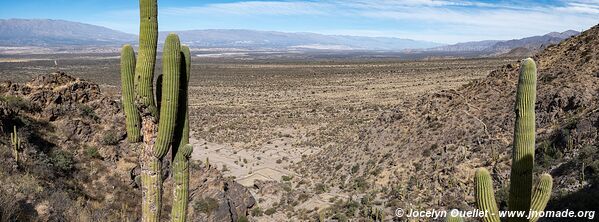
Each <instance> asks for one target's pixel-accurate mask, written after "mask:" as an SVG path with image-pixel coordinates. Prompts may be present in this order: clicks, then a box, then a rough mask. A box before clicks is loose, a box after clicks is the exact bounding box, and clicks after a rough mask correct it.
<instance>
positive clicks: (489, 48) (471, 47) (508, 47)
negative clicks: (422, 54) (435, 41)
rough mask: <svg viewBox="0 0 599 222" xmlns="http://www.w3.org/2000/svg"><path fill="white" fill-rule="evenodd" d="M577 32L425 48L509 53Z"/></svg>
mask: <svg viewBox="0 0 599 222" xmlns="http://www.w3.org/2000/svg"><path fill="white" fill-rule="evenodd" d="M578 34H580V32H577V31H574V30H568V31H565V32H551V33H548V34H546V35H541V36H532V37H527V38H523V39H513V40H506V41H499V40H486V41H477V42H464V43H458V44H454V45H446V46H439V47H434V48H431V49H426V50H427V51H439V52H486V53H492V54H502V53H509V52H510V51H512V50H514V49H518V50H520V51H522V50H529V51H539V50H541V49H543V48H545V47H546V46H548V45H551V44H557V43H559V42H561V41H563V40H564V39H567V38H570V37H572V36H576V35H578Z"/></svg>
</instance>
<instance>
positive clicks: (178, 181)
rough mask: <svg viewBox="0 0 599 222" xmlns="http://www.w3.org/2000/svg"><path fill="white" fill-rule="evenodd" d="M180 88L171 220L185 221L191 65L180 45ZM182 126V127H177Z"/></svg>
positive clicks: (188, 54)
mask: <svg viewBox="0 0 599 222" xmlns="http://www.w3.org/2000/svg"><path fill="white" fill-rule="evenodd" d="M181 54H182V55H181V56H183V58H182V59H181V67H180V68H181V72H182V73H181V76H180V79H181V87H180V88H181V89H180V93H181V94H180V96H179V110H178V112H179V113H178V115H177V116H178V118H177V126H178V127H177V130H176V133H175V138H174V142H173V153H174V160H173V174H174V180H173V181H174V183H175V184H174V189H173V208H172V211H171V221H172V222H185V221H186V218H187V208H188V204H189V157H190V155H191V152H192V151H193V146H192V145H190V144H188V143H189V111H188V109H187V104H188V97H187V91H188V88H187V86H188V83H189V75H190V67H191V57H190V51H189V48H188V47H186V46H183V47H181ZM179 126H182V127H179Z"/></svg>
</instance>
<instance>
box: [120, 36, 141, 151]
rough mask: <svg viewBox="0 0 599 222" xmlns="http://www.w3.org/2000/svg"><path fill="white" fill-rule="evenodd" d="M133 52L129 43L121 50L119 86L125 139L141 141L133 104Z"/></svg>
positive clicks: (134, 141) (139, 125) (139, 118)
mask: <svg viewBox="0 0 599 222" xmlns="http://www.w3.org/2000/svg"><path fill="white" fill-rule="evenodd" d="M134 79H135V52H134V51H133V47H131V45H125V46H123V49H122V50H121V85H122V86H121V88H122V93H121V94H122V103H123V108H124V109H125V118H126V126H127V140H128V141H129V142H131V143H136V142H141V123H140V122H141V117H140V116H139V112H138V110H137V108H136V106H135V88H134V87H135V85H134V82H135V81H134Z"/></svg>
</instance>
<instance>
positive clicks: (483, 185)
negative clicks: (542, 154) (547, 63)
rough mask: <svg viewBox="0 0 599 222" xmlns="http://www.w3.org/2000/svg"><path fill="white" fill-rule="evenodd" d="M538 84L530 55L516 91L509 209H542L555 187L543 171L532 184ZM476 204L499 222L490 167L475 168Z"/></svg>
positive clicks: (521, 220) (491, 221)
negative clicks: (534, 183) (535, 184)
mask: <svg viewBox="0 0 599 222" xmlns="http://www.w3.org/2000/svg"><path fill="white" fill-rule="evenodd" d="M536 87H537V67H536V64H535V62H534V60H532V59H531V58H528V59H525V60H522V63H521V65H520V77H519V80H518V88H517V91H516V105H515V109H514V110H515V112H516V125H515V128H514V145H513V150H512V169H511V173H510V193H509V200H508V208H509V210H510V211H524V212H529V211H537V212H538V211H541V210H543V209H544V208H545V206H546V205H547V201H549V197H550V195H551V189H552V186H553V185H552V184H553V181H552V178H551V175H549V174H543V175H541V177H540V179H539V183H538V184H537V186H536V187H534V188H533V186H532V177H533V176H532V171H533V163H534V155H535V153H534V152H535V100H536ZM474 183H475V192H476V205H477V207H478V208H479V209H480V210H483V211H487V212H489V214H488V216H487V217H486V218H484V221H485V222H499V221H500V218H499V215H498V208H497V203H496V202H495V197H494V194H493V181H492V179H491V175H490V174H489V171H487V170H486V169H484V168H480V169H477V170H476V174H475V177H474ZM538 219H539V218H538V217H535V216H534V215H532V216H531V218H529V219H527V218H526V216H525V217H515V218H508V221H510V222H535V221H537V220H538Z"/></svg>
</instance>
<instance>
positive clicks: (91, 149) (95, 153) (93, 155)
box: [85, 146, 102, 159]
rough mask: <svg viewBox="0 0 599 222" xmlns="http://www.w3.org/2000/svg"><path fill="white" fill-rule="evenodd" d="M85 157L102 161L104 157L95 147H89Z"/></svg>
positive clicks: (86, 149)
mask: <svg viewBox="0 0 599 222" xmlns="http://www.w3.org/2000/svg"><path fill="white" fill-rule="evenodd" d="M85 156H87V157H88V158H91V159H101V158H102V156H101V155H100V153H99V152H98V148H97V147H95V146H87V147H86V148H85Z"/></svg>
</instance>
